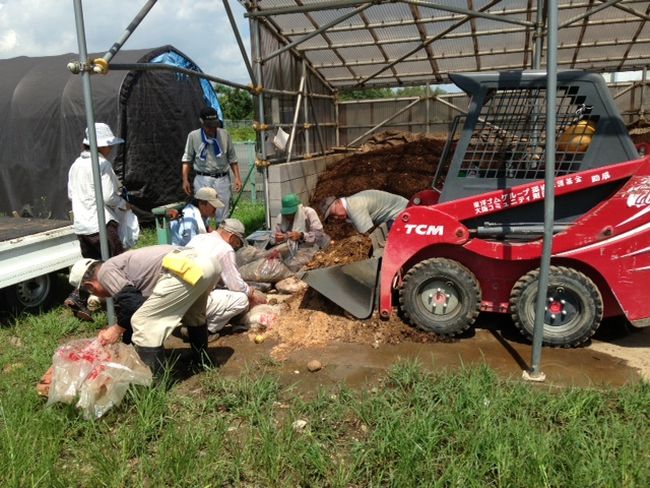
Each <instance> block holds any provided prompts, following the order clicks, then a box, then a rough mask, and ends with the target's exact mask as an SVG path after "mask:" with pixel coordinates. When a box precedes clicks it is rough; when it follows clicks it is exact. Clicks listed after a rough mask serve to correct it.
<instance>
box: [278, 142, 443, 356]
mask: <svg viewBox="0 0 650 488" xmlns="http://www.w3.org/2000/svg"><path fill="white" fill-rule="evenodd" d="M444 144H445V139H444V138H443V137H442V136H425V135H421V134H410V133H405V132H397V131H391V132H385V133H382V134H379V135H377V136H374V137H373V138H371V139H369V140H368V141H367V142H366V143H365V144H364V145H363V146H362V147H361V149H360V150H359V152H357V153H355V154H352V155H351V156H348V157H346V158H344V159H342V160H340V161H338V162H337V163H335V164H334V165H332V166H331V167H330V168H328V169H327V171H325V172H324V173H323V174H322V175H321V176H320V178H319V180H318V183H317V186H316V189H315V192H314V196H313V198H312V203H311V205H312V207H314V208H315V209H317V210H319V209H320V202H321V201H322V200H323V199H324V198H326V197H328V196H330V195H335V196H348V195H352V194H354V193H357V192H359V191H362V190H369V189H376V190H384V191H387V192H390V193H395V194H399V195H402V196H404V197H406V198H410V197H411V196H412V195H413V194H415V193H417V192H418V191H420V190H424V189H427V188H430V187H431V182H432V180H433V176H434V173H435V171H436V168H437V166H438V160H439V158H440V155H441V152H442V149H443V147H444ZM325 231H326V232H327V233H328V234H329V235H330V236H331V237H332V239H333V241H332V243H331V245H330V247H329V248H327V249H326V250H323V251H319V252H318V253H317V254H316V255H315V256H314V258H313V259H312V260H311V262H309V264H307V269H317V268H325V267H329V266H336V265H343V264H349V263H352V262H356V261H361V260H364V259H367V258H368V257H369V254H370V250H371V243H370V239H369V238H368V237H366V236H363V235H359V234H357V233H356V232H355V230H354V228H353V227H352V226H351V225H349V224H326V226H325ZM269 298H270V299H271V301H273V299H272V295H269ZM265 335H266V336H267V337H268V338H269V339H273V340H276V341H277V342H278V344H277V345H276V346H275V347H274V348H273V350H272V352H271V355H272V356H273V357H274V358H275V359H279V360H282V359H285V358H286V357H287V355H288V354H289V353H291V351H294V350H297V349H301V348H305V347H313V346H322V345H326V344H328V343H330V342H347V343H357V344H366V345H371V346H373V347H379V345H380V344H397V343H399V342H402V341H409V342H438V341H440V340H441V338H439V337H437V336H436V335H434V334H429V333H424V332H421V331H419V330H417V329H415V328H413V327H411V326H409V325H407V324H406V323H404V322H403V321H402V319H401V318H400V317H399V316H398V315H397V313H394V314H393V315H392V316H391V319H390V320H388V321H382V320H380V319H379V317H378V316H377V314H374V315H373V316H372V317H371V318H369V319H367V320H357V319H355V318H353V317H351V316H349V315H348V314H346V313H345V312H344V311H343V310H342V309H341V308H340V307H338V306H337V305H335V304H334V303H332V302H330V301H329V300H327V299H326V298H324V297H323V296H321V295H320V294H318V293H317V292H316V291H314V290H312V289H307V290H303V291H301V292H298V293H296V294H295V295H293V296H292V297H291V298H290V299H288V300H287V301H285V302H284V304H283V305H282V310H281V312H280V313H279V314H278V315H277V317H276V318H275V320H274V321H273V324H272V325H271V326H270V327H269V328H268V329H267V331H266V332H265Z"/></svg>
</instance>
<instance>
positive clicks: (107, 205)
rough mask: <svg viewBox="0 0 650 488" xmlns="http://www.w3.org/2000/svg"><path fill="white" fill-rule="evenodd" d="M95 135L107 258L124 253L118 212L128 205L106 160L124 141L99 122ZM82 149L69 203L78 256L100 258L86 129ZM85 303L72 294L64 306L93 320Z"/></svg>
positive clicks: (71, 180) (74, 168) (70, 180)
mask: <svg viewBox="0 0 650 488" xmlns="http://www.w3.org/2000/svg"><path fill="white" fill-rule="evenodd" d="M95 132H96V134H97V152H98V153H99V154H98V156H99V174H100V178H101V184H102V188H101V191H102V195H103V197H104V209H103V211H104V219H105V221H106V234H107V237H108V250H109V255H110V256H116V255H118V254H120V253H122V252H124V248H123V246H122V242H121V240H120V236H119V232H118V227H119V216H118V211H119V210H126V209H127V208H128V203H127V202H126V201H125V200H124V199H123V198H122V197H121V196H120V188H121V185H120V182H119V180H118V179H117V176H116V175H115V171H113V166H112V165H111V162H110V161H109V160H108V157H109V156H110V155H111V152H112V149H113V146H115V145H117V144H121V143H123V142H124V140H123V139H120V138H119V137H116V136H115V135H114V134H113V131H112V130H111V128H110V127H109V126H108V125H107V124H104V123H102V122H97V123H96V124H95ZM82 144H83V149H82V151H81V154H80V155H79V157H78V158H77V159H76V160H75V162H74V163H72V166H71V167H70V170H69V172H68V198H69V199H70V201H71V202H72V213H73V216H74V222H73V229H74V232H75V234H76V235H77V238H78V239H79V244H80V246H81V255H82V256H83V257H85V258H91V259H101V250H100V243H99V223H98V220H97V219H98V217H97V203H96V199H95V183H94V180H93V170H92V160H91V157H90V142H89V141H88V129H86V136H85V137H84V140H83V143H82ZM85 302H86V300H84V299H82V298H81V296H80V295H79V293H77V292H73V293H72V294H71V295H70V296H69V297H68V298H67V299H66V300H65V301H64V302H63V303H64V305H65V306H67V307H69V308H71V309H72V310H73V312H74V314H75V315H76V316H77V317H79V318H82V319H84V320H92V317H91V316H90V313H89V312H88V310H87V307H86V303H85Z"/></svg>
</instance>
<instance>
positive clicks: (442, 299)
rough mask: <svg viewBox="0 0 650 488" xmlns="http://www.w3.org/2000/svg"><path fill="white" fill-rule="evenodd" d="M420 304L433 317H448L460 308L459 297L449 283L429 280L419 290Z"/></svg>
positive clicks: (456, 289)
mask: <svg viewBox="0 0 650 488" xmlns="http://www.w3.org/2000/svg"><path fill="white" fill-rule="evenodd" d="M420 302H421V303H422V306H423V307H424V309H425V310H426V311H427V312H429V313H431V314H433V315H450V314H453V313H455V312H456V310H457V309H458V307H459V306H460V303H461V297H460V293H459V291H458V288H456V286H455V285H454V284H453V283H452V282H451V281H443V280H431V281H427V282H426V283H424V284H423V285H422V287H421V288H420Z"/></svg>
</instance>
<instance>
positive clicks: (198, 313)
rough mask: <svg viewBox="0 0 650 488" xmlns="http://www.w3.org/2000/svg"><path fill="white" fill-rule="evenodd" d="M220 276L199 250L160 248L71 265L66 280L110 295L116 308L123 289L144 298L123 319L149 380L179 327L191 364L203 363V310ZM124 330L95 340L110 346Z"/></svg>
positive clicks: (104, 333) (159, 368)
mask: <svg viewBox="0 0 650 488" xmlns="http://www.w3.org/2000/svg"><path fill="white" fill-rule="evenodd" d="M220 273H221V269H220V268H219V266H218V264H217V263H216V262H215V261H214V260H213V259H211V258H210V257H209V256H204V255H203V254H202V253H201V252H199V251H198V250H195V249H179V248H176V247H174V246H167V245H164V246H147V247H143V248H140V249H135V250H131V251H127V252H125V253H123V254H120V255H119V256H115V257H112V258H110V259H109V260H107V261H106V262H101V261H96V260H93V259H86V258H84V259H82V260H80V261H78V262H77V263H75V264H74V266H73V267H72V270H71V272H70V277H69V280H70V283H71V284H72V285H73V286H78V287H80V288H82V289H84V290H85V291H87V292H89V293H93V294H95V295H97V296H99V297H103V298H107V297H115V298H116V309H117V308H119V307H120V306H121V303H120V299H119V298H120V296H123V295H125V292H127V291H128V292H129V293H130V294H131V295H133V293H136V294H139V295H141V296H142V298H144V300H143V301H142V304H141V305H140V306H137V307H133V308H136V310H135V311H134V313H133V314H132V316H131V317H130V320H129V321H128V322H129V324H128V325H130V326H131V327H132V336H131V338H130V340H131V342H132V343H133V344H134V346H135V349H136V351H138V354H139V355H140V358H141V359H142V361H143V362H144V363H145V364H146V365H147V366H149V367H150V368H151V370H152V372H153V374H154V376H157V377H160V375H161V374H162V372H163V369H164V365H165V349H164V347H163V343H164V342H165V339H167V337H169V335H170V334H171V333H172V331H173V330H174V329H175V328H177V327H178V326H180V325H181V324H183V325H185V326H186V327H187V329H188V332H189V338H190V345H191V347H192V352H193V356H194V360H195V361H196V362H198V363H199V364H202V363H203V362H204V361H206V360H207V357H206V352H207V344H208V342H207V340H208V337H207V327H206V325H205V324H206V322H205V320H206V318H205V306H206V301H207V297H208V294H209V293H210V291H212V290H213V289H214V287H215V285H216V283H217V280H218V279H219V274H220ZM118 320H119V314H118ZM127 332H130V331H128V330H127V321H126V320H124V321H121V323H120V322H118V323H117V324H113V325H110V326H109V327H107V328H105V329H102V330H101V331H100V333H99V339H100V341H102V342H103V343H106V344H112V343H116V342H118V341H120V340H121V339H122V338H123V337H122V336H123V334H125V333H127Z"/></svg>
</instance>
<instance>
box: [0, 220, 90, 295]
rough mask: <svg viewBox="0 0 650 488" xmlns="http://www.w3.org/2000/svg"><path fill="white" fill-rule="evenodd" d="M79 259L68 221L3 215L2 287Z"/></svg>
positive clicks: (0, 246)
mask: <svg viewBox="0 0 650 488" xmlns="http://www.w3.org/2000/svg"><path fill="white" fill-rule="evenodd" d="M80 258H81V251H80V248H79V241H78V240H77V236H76V235H75V234H74V232H73V230H72V225H70V222H69V221H65V220H50V219H29V218H14V217H0V288H5V287H7V286H10V285H14V284H17V283H20V282H23V281H26V280H29V279H32V278H36V277H38V276H42V275H46V274H49V273H52V272H54V271H58V270H60V269H64V268H66V267H69V266H72V264H74V262H75V261H77V260H78V259H80Z"/></svg>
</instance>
